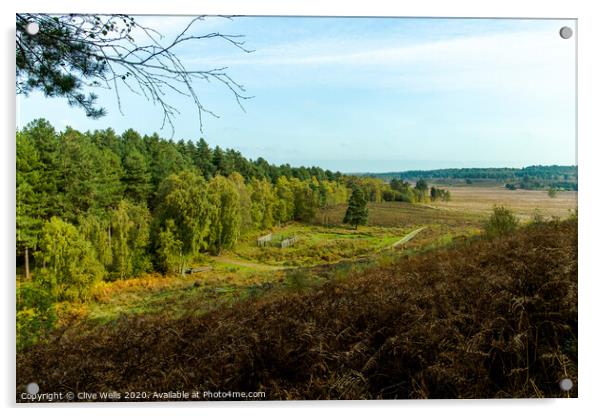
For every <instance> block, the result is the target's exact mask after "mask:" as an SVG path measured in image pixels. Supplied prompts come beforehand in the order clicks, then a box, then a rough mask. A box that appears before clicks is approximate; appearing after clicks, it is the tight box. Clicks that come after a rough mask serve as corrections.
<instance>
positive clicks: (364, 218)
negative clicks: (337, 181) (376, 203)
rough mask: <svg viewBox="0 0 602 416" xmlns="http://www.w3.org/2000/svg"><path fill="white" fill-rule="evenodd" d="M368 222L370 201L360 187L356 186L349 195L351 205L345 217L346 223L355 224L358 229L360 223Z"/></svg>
mask: <svg viewBox="0 0 602 416" xmlns="http://www.w3.org/2000/svg"><path fill="white" fill-rule="evenodd" d="M367 222H368V202H367V201H366V198H365V197H364V193H363V192H362V190H361V189H360V188H359V187H355V188H354V189H353V192H351V196H350V197H349V205H348V207H347V211H346V212H345V217H344V218H343V223H344V224H349V225H353V226H354V227H355V229H356V230H357V226H358V225H365V224H366V223H367Z"/></svg>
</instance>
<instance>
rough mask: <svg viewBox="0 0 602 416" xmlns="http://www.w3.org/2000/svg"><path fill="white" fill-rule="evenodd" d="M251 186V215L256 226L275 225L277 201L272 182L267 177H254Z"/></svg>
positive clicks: (263, 227) (261, 227)
mask: <svg viewBox="0 0 602 416" xmlns="http://www.w3.org/2000/svg"><path fill="white" fill-rule="evenodd" d="M249 187H250V190H251V215H252V218H253V223H254V225H255V227H257V228H259V229H266V228H270V227H271V226H272V225H274V203H275V202H276V199H275V196H274V191H273V188H272V184H271V183H270V182H268V181H267V180H265V179H263V180H259V179H252V180H251V182H250V184H249Z"/></svg>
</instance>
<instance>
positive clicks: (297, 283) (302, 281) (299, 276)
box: [284, 269, 310, 291]
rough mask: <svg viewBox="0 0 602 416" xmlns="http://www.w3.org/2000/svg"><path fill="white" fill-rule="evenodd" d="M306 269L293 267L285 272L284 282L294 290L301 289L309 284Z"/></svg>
mask: <svg viewBox="0 0 602 416" xmlns="http://www.w3.org/2000/svg"><path fill="white" fill-rule="evenodd" d="M307 273H308V272H307V270H301V269H293V270H291V271H289V272H287V273H286V276H285V279H284V281H285V284H286V286H287V287H288V288H290V289H292V290H294V291H302V290H303V289H305V288H307V286H308V285H309V284H310V280H309V277H308V276H307Z"/></svg>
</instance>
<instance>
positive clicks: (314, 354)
mask: <svg viewBox="0 0 602 416" xmlns="http://www.w3.org/2000/svg"><path fill="white" fill-rule="evenodd" d="M576 296H577V224H576V221H570V222H561V223H548V224H539V225H532V226H529V227H526V228H524V229H523V230H520V231H519V232H517V233H515V234H512V235H509V236H507V237H504V238H496V239H493V240H487V239H479V240H477V241H474V242H471V243H468V244H458V245H457V246H452V247H449V248H447V249H440V250H437V251H435V252H431V253H427V254H420V255H416V256H409V257H407V256H402V257H399V258H397V259H396V260H394V261H393V262H392V263H391V264H389V265H381V266H378V265H375V266H371V267H368V268H367V269H365V270H363V271H361V272H359V273H355V274H351V275H350V276H347V278H346V279H343V280H332V281H330V282H327V283H326V284H324V285H321V286H320V287H317V288H314V289H312V290H303V288H300V289H299V290H298V291H294V292H291V291H284V292H277V293H275V294H274V295H273V296H265V297H259V298H247V300H245V301H242V302H237V303H235V304H233V305H232V307H227V308H216V309H214V310H213V311H210V312H208V313H206V314H204V315H198V314H197V313H196V310H197V309H199V308H201V309H202V308H203V307H204V306H203V305H204V304H203V299H202V298H199V299H197V300H196V302H191V303H190V304H189V305H188V306H187V308H188V312H189V313H188V314H185V315H184V316H183V317H177V318H174V317H172V316H171V315H170V314H161V313H159V314H156V315H144V316H126V317H123V319H120V320H118V321H116V322H115V323H114V324H112V325H103V326H98V325H91V324H90V323H88V322H85V321H81V322H79V323H75V324H74V325H72V326H70V327H68V328H65V330H64V331H57V333H55V334H53V335H52V337H51V338H50V339H49V341H48V343H44V344H39V345H37V346H34V347H32V348H30V349H29V350H27V351H25V352H23V353H21V354H19V355H18V357H17V390H18V391H22V390H23V389H24V387H25V384H27V383H28V382H30V381H31V380H36V382H37V383H38V384H39V385H40V388H41V390H42V391H56V392H66V391H158V392H163V391H178V390H184V391H205V390H209V391H218V390H219V391H228V390H230V391H263V392H265V393H266V397H265V398H266V399H272V400H277V399H328V398H330V399H366V398H397V399H399V398H488V397H497V398H507V397H515V398H516V397H567V396H570V397H576V395H577V386H575V387H574V388H573V390H571V391H570V392H562V391H561V390H560V389H559V388H558V382H559V380H561V379H562V378H565V377H568V378H570V379H572V380H574V381H576V380H578V376H577V303H576ZM140 399H141V400H157V398H153V397H152V396H149V397H143V398H140ZM201 399H202V398H201ZM17 400H20V398H19V397H17Z"/></svg>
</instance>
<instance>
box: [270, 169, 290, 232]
mask: <svg viewBox="0 0 602 416" xmlns="http://www.w3.org/2000/svg"><path fill="white" fill-rule="evenodd" d="M275 188H276V189H275V192H276V206H275V207H274V219H275V220H276V221H278V222H279V223H280V224H283V223H286V222H287V221H290V220H292V219H293V217H294V215H295V193H294V190H293V189H292V186H291V183H290V181H289V180H288V179H287V178H286V177H285V176H281V177H279V178H278V180H277V181H276V187H275Z"/></svg>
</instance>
